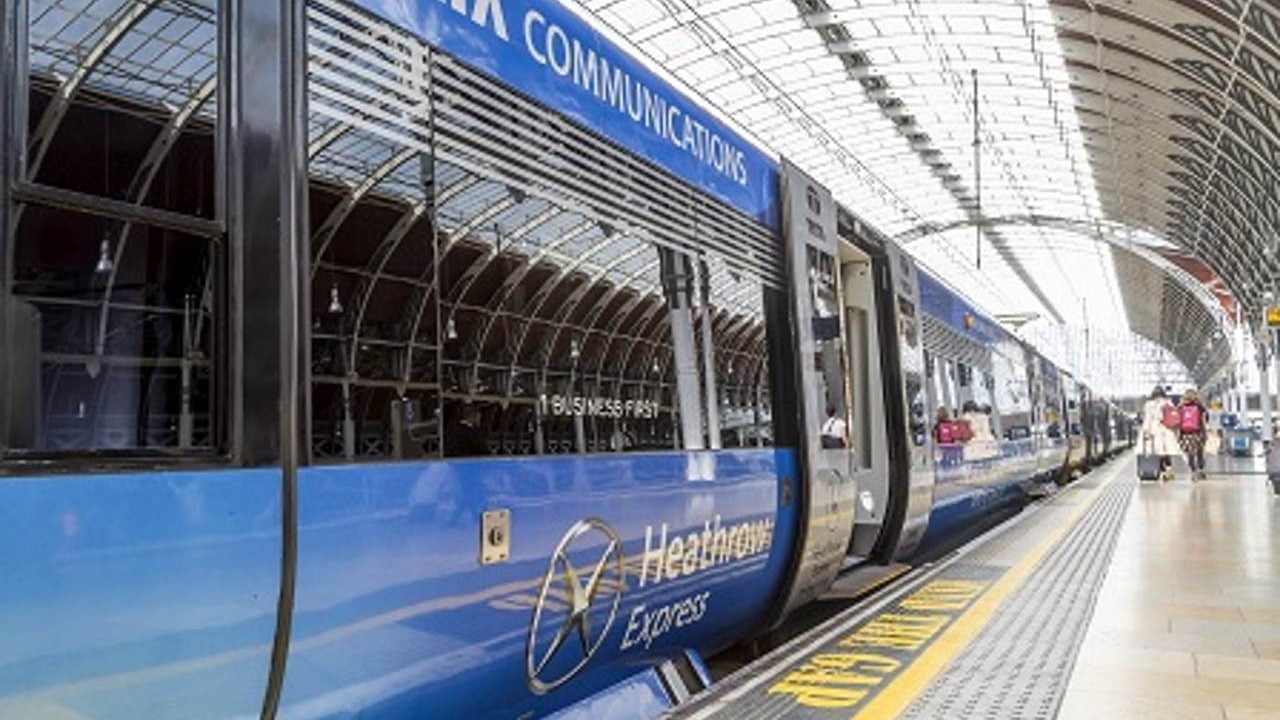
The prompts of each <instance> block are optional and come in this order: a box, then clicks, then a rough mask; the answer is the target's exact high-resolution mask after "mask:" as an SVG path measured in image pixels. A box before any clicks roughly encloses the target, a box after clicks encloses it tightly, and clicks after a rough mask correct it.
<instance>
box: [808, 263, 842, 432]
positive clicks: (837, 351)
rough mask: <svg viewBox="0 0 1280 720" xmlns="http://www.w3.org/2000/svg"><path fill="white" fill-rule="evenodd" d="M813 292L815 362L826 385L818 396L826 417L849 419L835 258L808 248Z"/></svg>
mask: <svg viewBox="0 0 1280 720" xmlns="http://www.w3.org/2000/svg"><path fill="white" fill-rule="evenodd" d="M807 250H808V260H809V292H810V294H811V296H812V305H813V318H812V319H811V323H812V327H813V345H814V348H813V349H814V353H813V359H812V362H813V364H814V370H815V371H816V373H817V377H818V378H819V380H820V381H821V383H822V387H821V388H820V392H819V393H818V397H819V398H820V399H821V402H822V404H823V405H824V407H823V409H822V417H824V418H825V417H828V416H829V415H830V414H832V413H833V412H834V413H835V414H836V415H837V416H839V417H845V418H847V417H848V416H849V407H848V404H847V402H846V380H847V376H846V372H845V358H844V342H843V340H842V339H841V334H840V323H841V317H840V302H839V294H838V292H837V287H836V282H837V278H836V267H835V258H833V257H832V256H831V255H828V254H827V253H824V252H821V251H819V250H818V249H816V248H814V247H812V246H808V247H807Z"/></svg>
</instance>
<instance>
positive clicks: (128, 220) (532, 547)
mask: <svg viewBox="0 0 1280 720" xmlns="http://www.w3.org/2000/svg"><path fill="white" fill-rule="evenodd" d="M13 5H15V4H13V3H10V4H7V5H6V7H10V6H13ZM16 5H20V6H22V8H23V10H24V13H25V14H23V13H18V12H17V11H16V10H15V11H13V12H12V13H11V14H10V15H8V16H6V17H5V21H4V25H3V29H4V32H5V33H6V34H5V38H6V40H7V41H8V42H7V43H5V44H4V45H3V47H4V48H6V50H5V51H6V52H8V53H10V54H9V55H8V56H7V57H6V58H5V61H6V62H4V63H0V67H2V68H4V70H3V71H4V72H5V73H7V75H6V77H5V82H4V83H3V84H0V96H2V97H0V99H2V100H3V103H0V109H2V110H3V112H2V113H0V131H3V132H0V143H3V145H2V146H0V151H3V152H0V156H3V157H5V158H17V160H15V161H13V162H8V161H6V164H5V166H4V172H3V181H2V184H0V208H2V209H0V218H2V219H3V221H4V222H3V223H2V224H0V226H3V227H10V228H12V231H11V232H9V233H5V234H3V235H2V236H0V246H2V247H0V249H3V251H4V252H3V253H0V257H3V258H5V262H3V263H0V275H3V278H2V279H3V282H2V283H0V290H3V292H2V293H0V343H3V345H2V347H3V352H0V356H3V357H2V358H0V363H2V364H0V379H3V382H4V383H5V387H4V390H5V392H3V393H0V395H2V396H3V398H4V400H3V402H0V418H2V419H3V423H0V451H2V455H0V508H3V510H2V511H0V512H3V519H4V522H3V523H0V566H3V567H4V568H5V570H6V576H5V580H4V582H3V583H0V618H3V620H0V637H4V638H5V639H6V642H5V643H4V644H3V647H0V667H3V668H4V670H5V672H3V673H0V717H24V718H25V717H41V716H62V717H85V718H102V719H104V720H105V719H114V718H121V719H123V718H128V719H130V720H132V719H134V718H139V717H146V718H150V719H153V720H165V719H166V718H185V717H191V716H192V715H193V714H197V711H198V714H199V715H201V716H204V717H226V718H238V717H246V716H251V715H252V716H258V715H259V714H260V713H264V712H265V713H267V714H268V715H273V714H274V715H278V716H279V717H289V718H341V717H388V718H397V717H405V718H409V717H460V716H466V717H475V718H499V717H513V716H514V717H530V718H531V717H541V716H546V715H550V714H552V713H555V712H560V711H566V710H567V711H570V712H581V713H583V714H593V713H594V714H595V715H596V716H604V715H608V716H610V717H613V716H615V714H616V713H625V714H626V715H629V716H632V717H652V716H654V715H655V714H657V713H659V712H661V711H662V710H664V709H666V708H668V707H670V705H671V704H672V703H673V702H675V701H676V700H677V699H678V698H679V697H681V696H682V691H680V690H678V689H677V688H678V686H688V687H694V688H696V686H697V685H698V684H699V683H705V682H708V681H709V680H710V678H708V677H707V675H706V669H705V666H704V663H703V660H704V658H706V657H708V656H710V655H713V654H714V653H716V652H718V651H720V650H722V649H724V648H726V647H728V646H730V645H732V644H734V643H738V642H741V641H743V640H746V639H749V638H750V637H752V636H753V635H755V634H756V633H759V632H762V631H764V630H767V629H769V628H772V627H776V626H777V625H778V624H779V623H780V622H782V621H783V620H784V619H785V618H787V617H788V616H789V615H790V614H791V613H792V612H793V611H795V610H796V609H798V608H801V607H803V606H805V605H806V604H808V603H810V602H812V601H814V600H815V599H818V598H821V597H823V596H824V594H825V593H827V592H828V591H829V589H830V588H831V587H832V585H833V583H836V582H837V581H838V580H839V579H840V578H842V577H847V573H849V572H850V571H851V570H854V569H857V568H860V567H866V566H869V565H877V564H886V563H896V562H911V561H912V560H913V558H914V557H916V556H917V555H918V553H919V552H921V550H922V549H924V548H927V547H929V546H931V545H933V544H934V543H938V542H941V541H943V540H945V539H946V538H948V537H950V536H953V535H955V534H956V533H959V532H962V531H964V530H966V529H967V528H971V527H972V526H974V525H975V524H976V523H979V522H982V521H984V519H985V518H987V517H988V516H989V515H991V514H992V513H993V512H997V511H1000V510H1004V509H1009V508H1013V507H1016V506H1017V505H1019V504H1020V503H1022V502H1024V501H1025V500H1026V499H1027V498H1028V497H1029V496H1030V495H1033V494H1035V493H1036V492H1039V491H1042V490H1044V488H1045V486H1046V485H1045V484H1046V482H1048V481H1051V480H1053V479H1056V478H1058V477H1059V475H1060V473H1062V472H1064V471H1069V470H1071V469H1074V468H1075V467H1076V466H1077V465H1078V464H1080V463H1081V462H1082V461H1083V458H1085V457H1087V455H1088V453H1090V452H1093V453H1095V454H1102V453H1104V452H1106V451H1107V450H1109V449H1110V448H1111V446H1112V445H1113V444H1114V443H1111V444H1104V443H1105V440H1104V439H1103V440H1099V441H1098V442H1099V444H1097V445H1089V444H1087V443H1086V442H1085V436H1086V435H1085V434H1086V433H1091V434H1089V435H1088V437H1091V438H1092V437H1094V436H1095V435H1097V436H1098V437H1099V438H1102V435H1101V430H1096V432H1095V429H1088V430H1086V426H1088V427H1089V428H1092V425H1089V423H1084V424H1082V420H1081V412H1082V410H1081V409H1082V407H1084V403H1085V402H1086V400H1085V396H1084V395H1083V393H1084V392H1085V391H1084V390H1083V386H1082V385H1080V384H1078V383H1076V382H1075V381H1074V380H1073V379H1072V378H1071V376H1070V375H1069V374H1068V373H1067V372H1066V371H1065V370H1062V369H1060V368H1057V367H1056V366H1055V365H1054V364H1053V363H1051V362H1050V361H1048V360H1047V359H1046V358H1044V357H1042V356H1041V355H1039V354H1038V353H1037V352H1036V350H1035V349H1034V348H1032V347H1030V346H1029V345H1027V344H1026V343H1024V342H1022V341H1021V340H1019V339H1018V338H1016V337H1015V336H1013V335H1012V334H1011V333H1009V332H1008V331H1007V330H1005V329H1004V328H1002V327H1001V326H999V325H998V324H997V323H995V322H993V321H992V320H990V319H989V318H987V317H986V316H985V315H983V314H982V313H981V312H979V311H978V310H977V309H976V308H974V307H973V306H972V305H971V304H969V303H968V301H967V300H965V299H964V297H963V295H961V294H960V293H957V292H955V291H954V290H952V289H950V288H948V287H946V286H945V285H944V284H942V283H941V282H939V281H938V280H936V279H935V278H933V277H932V276H931V275H930V274H929V273H928V272H927V271H926V270H925V269H923V268H921V267H918V266H917V265H916V264H915V263H914V261H913V260H912V259H911V258H910V256H909V255H907V254H906V253H904V252H903V251H902V250H901V249H900V248H898V247H897V246H896V245H895V244H894V243H893V242H891V241H890V240H888V239H886V238H884V237H882V236H880V235H879V234H878V233H877V232H876V231H875V230H874V229H873V228H871V227H869V226H867V225H866V224H865V223H863V222H862V221H861V220H860V219H859V218H858V217H857V214H856V208H852V209H849V208H842V207H839V206H838V205H837V204H836V203H835V202H834V200H833V198H832V197H831V194H830V192H829V191H828V190H827V189H825V188H824V187H822V185H821V184H820V183H817V182H815V181H814V180H813V179H811V178H809V177H807V176H806V175H805V174H804V173H803V172H802V171H801V170H799V169H798V168H796V167H795V166H793V165H791V164H789V163H788V162H786V161H785V160H778V159H776V158H773V157H772V156H770V155H769V154H767V153H765V152H763V151H761V150H759V149H758V148H756V147H755V146H754V145H753V144H752V143H751V142H750V141H748V140H746V139H744V138H742V137H740V136H738V135H737V134H736V133H734V132H733V131H732V130H731V129H729V128H728V127H725V126H724V125H723V124H722V123H720V122H719V121H717V120H716V119H715V118H714V117H712V116H711V115H710V114H709V113H707V112H706V111H705V110H703V109H702V108H700V107H699V106H698V105H697V104H696V103H695V102H693V101H692V100H690V99H689V98H688V97H686V96H685V95H683V94H682V93H681V92H679V91H678V90H676V89H675V88H672V87H671V86H670V85H669V84H667V83H666V82H665V81H663V80H662V79H660V78H658V77H656V76H654V75H653V74H652V73H651V72H649V71H648V70H646V69H645V68H644V67H643V66H642V65H641V64H640V63H638V62H636V61H635V60H633V59H631V58H629V57H627V56H626V55H625V54H624V53H622V51H620V50H619V49H617V48H616V47H614V46H613V45H612V44H611V43H609V41H608V40H606V39H605V38H602V37H600V36H599V35H598V34H597V33H595V31H593V30H592V29H591V28H590V27H588V26H587V24H586V23H585V22H583V21H582V20H581V19H579V18H577V17H576V16H574V15H573V14H572V13H570V12H568V11H566V10H564V9H563V8H559V7H558V6H555V5H553V4H550V3H546V2H534V1H533V0H530V2H527V3H507V4H506V5H505V8H502V9H499V10H494V8H495V7H499V6H498V5H494V4H484V3H476V4H475V6H474V7H472V8H470V10H471V11H472V12H470V13H461V14H460V13H459V12H458V11H457V8H458V7H460V5H459V4H458V3H454V4H452V5H446V4H441V3H438V2H426V1H425V0H424V1H423V2H419V3H401V4H386V3H376V2H354V3H353V2H346V1H344V0H312V2H309V3H306V4H305V7H301V5H302V4H299V6H300V7H299V8H298V12H297V14H296V15H290V14H288V13H284V12H282V11H280V10H279V9H278V8H276V9H268V8H267V6H268V5H269V4H253V3H249V2H248V0H235V1H232V0H225V1H224V2H216V3H215V2H212V1H209V2H202V1H200V0H195V1H193V2H184V3H154V4H139V5H137V6H132V5H126V6H121V5H120V3H116V2H107V1H106V0H80V1H79V2H69V3H68V2H61V3H51V2H42V1H41V0H30V2H27V3H17V4H16ZM280 5H287V4H280ZM464 5H465V3H464ZM273 8H274V6H273ZM486 8H487V9H486ZM482 10H483V12H482ZM495 12H499V13H506V15H494V14H493V13H495ZM67 13H73V14H75V15H76V18H78V20H79V21H80V22H67V17H65V15H66V14H67ZM504 34H505V35H506V36H505V37H504ZM248 37H253V38H256V39H257V40H258V41H260V42H259V44H258V45H257V46H255V47H253V48H250V47H246V45H247V43H245V42H243V39H244V38H248ZM509 39H515V40H518V41H519V44H518V45H516V44H512V43H509V42H507V40H509ZM86 43H87V44H90V45H94V44H95V43H96V44H97V45H96V46H97V47H98V48H99V51H100V56H101V58H102V59H103V62H102V64H101V66H99V67H97V68H89V69H88V70H87V71H86V72H84V73H82V74H79V75H77V74H75V73H70V72H68V69H67V67H65V66H64V65H65V62H66V59H67V58H68V57H70V55H71V54H70V53H69V52H68V49H69V48H71V47H79V46H81V45H83V44H86ZM291 48H297V49H298V51H294V50H291ZM301 48H305V50H306V52H305V53H303V52H301V51H300V50H301ZM571 48H578V55H577V56H581V57H585V55H584V54H583V52H582V48H589V49H591V50H592V52H593V53H594V54H593V55H592V56H591V57H593V58H595V59H596V63H597V64H596V65H593V67H595V68H596V69H597V70H596V71H597V72H599V73H601V74H600V75H596V76H594V77H596V78H597V79H598V78H605V80H607V81H608V82H610V83H614V85H610V86H608V87H613V88H614V89H615V90H617V91H618V92H621V93H623V94H622V95H621V96H618V95H610V94H609V92H612V91H608V92H606V90H607V87H606V86H605V85H598V84H597V85H590V84H587V85H584V81H583V80H582V78H583V76H582V75H581V73H579V74H578V75H576V76H575V75H574V74H573V73H572V72H570V70H572V69H573V68H571V67H570V65H568V64H565V65H564V68H568V70H566V72H564V73H561V72H560V69H562V68H561V64H562V61H563V63H572V62H578V61H577V60H573V59H572V58H574V57H576V56H575V55H574V52H573V51H572V50H570V49H571ZM561 49H566V51H567V52H568V54H567V55H564V54H561V52H560V51H561ZM182 53H186V54H185V55H183V54H182ZM143 56H145V57H147V58H150V60H148V61H147V62H148V63H149V64H146V66H145V67H142V66H141V65H140V64H139V63H140V62H141V61H139V59H138V58H140V57H143ZM582 62H585V60H583V61H582ZM583 67H585V66H583ZM600 68H612V69H613V70H612V71H611V74H609V75H608V76H607V77H606V76H605V75H604V73H605V72H606V71H605V70H602V69H600ZM582 69H583V68H582V67H579V68H578V70H582ZM129 72H132V73H133V75H128V73H129ZM122 73H125V74H122ZM264 77H269V78H284V79H285V80H287V81H288V82H284V83H283V85H281V83H276V82H274V81H273V82H265V83H264V82H261V81H260V80H261V78H264ZM575 77H576V79H575ZM122 78H124V79H122ZM126 80H127V81H126ZM282 87H283V90H282ZM179 92H185V93H187V94H186V95H181V96H179V95H178V93H179ZM619 98H621V99H619ZM632 98H647V100H643V102H647V103H648V104H649V107H651V108H656V107H658V106H659V102H660V103H661V107H662V108H663V110H662V111H661V112H658V111H652V113H651V114H642V113H637V114H639V115H641V117H640V119H637V118H636V117H635V115H633V114H632V113H631V108H630V106H629V104H628V103H630V102H631V101H632ZM636 102H642V100H639V99H637V100H636ZM618 103H621V105H619V104H618ZM304 111H305V112H304ZM677 120H678V121H679V123H680V125H679V129H678V130H677V129H676V128H677V126H676V125H675V124H674V123H677ZM685 121H688V122H689V123H692V124H691V125H686V124H685ZM695 126H696V128H697V129H694V130H691V131H690V132H692V133H693V134H692V135H691V136H688V137H692V138H693V139H692V140H691V141H688V142H687V143H686V140H685V138H686V135H684V128H685V127H690V128H693V127H695ZM677 132H679V135H678V136H676V135H673V134H672V133H677ZM677 140H678V141H679V142H675V141H677ZM966 406H970V408H971V409H969V410H967V411H966V409H965V408H966ZM942 407H945V408H947V410H948V414H949V415H951V416H962V415H965V414H971V416H972V418H973V419H972V421H971V422H973V423H978V422H982V423H986V425H985V426H984V427H985V430H984V431H983V433H982V437H981V440H980V442H974V441H973V440H972V439H971V440H970V441H968V442H959V441H952V442H941V441H940V440H939V438H938V434H937V432H936V431H937V417H938V414H937V413H938V409H939V408H942ZM983 418H985V420H983ZM1121 434H1122V435H1123V433H1121ZM1090 447H1094V448H1095V449H1094V450H1092V451H1091V450H1090Z"/></svg>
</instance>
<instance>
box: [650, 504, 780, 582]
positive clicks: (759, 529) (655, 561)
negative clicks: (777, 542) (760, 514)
mask: <svg viewBox="0 0 1280 720" xmlns="http://www.w3.org/2000/svg"><path fill="white" fill-rule="evenodd" d="M772 543H773V518H765V519H763V520H753V521H749V522H743V523H737V524H735V525H726V526H721V525H720V516H719V515H716V516H715V518H713V519H712V520H708V521H706V522H705V523H703V525H702V531H701V532H698V531H696V530H695V531H693V532H690V533H687V534H685V535H683V536H680V535H676V536H675V537H672V538H670V540H668V538H667V524H666V523H662V526H661V527H660V528H659V529H658V530H657V531H655V530H654V527H653V526H652V525H648V526H646V527H645V529H644V562H643V564H642V565H641V566H640V587H644V586H645V584H647V583H650V582H652V583H654V584H657V583H659V582H662V581H663V580H674V579H676V578H679V577H686V576H689V575H692V574H694V573H696V572H699V571H702V570H706V569H708V568H713V567H715V566H717V565H721V564H724V563H727V562H730V561H733V560H741V559H743V558H747V557H751V556H752V555H758V554H760V553H763V552H765V551H767V550H768V549H769V546H770V545H771V544H772Z"/></svg>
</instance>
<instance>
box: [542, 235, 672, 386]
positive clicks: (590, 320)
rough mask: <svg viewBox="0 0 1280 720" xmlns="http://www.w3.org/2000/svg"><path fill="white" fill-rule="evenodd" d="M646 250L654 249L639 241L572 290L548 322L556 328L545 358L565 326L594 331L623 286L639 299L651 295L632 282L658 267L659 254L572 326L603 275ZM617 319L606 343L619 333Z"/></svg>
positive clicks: (548, 355)
mask: <svg viewBox="0 0 1280 720" xmlns="http://www.w3.org/2000/svg"><path fill="white" fill-rule="evenodd" d="M646 250H649V251H651V250H653V248H652V247H651V246H647V245H644V244H637V245H636V247H635V248H633V249H632V250H630V251H628V252H625V253H623V254H621V255H619V256H618V257H617V258H614V259H613V260H611V261H610V262H609V263H608V264H607V265H604V266H602V267H601V268H600V269H599V270H598V271H597V273H596V274H595V275H594V276H589V277H588V278H587V280H586V281H584V282H582V283H581V284H580V285H579V286H578V287H577V288H574V291H573V293H571V294H570V295H569V297H567V298H565V302H564V303H563V304H562V305H561V306H560V307H559V308H558V309H557V310H556V312H555V314H554V315H552V317H551V320H550V322H548V323H547V324H548V325H550V326H551V327H552V328H553V333H552V337H551V342H549V343H546V344H545V345H544V347H545V348H546V349H547V357H546V358H545V361H546V362H550V360H551V358H550V353H551V349H552V348H554V347H555V346H556V344H557V343H559V342H560V338H561V336H562V335H563V334H564V331H565V329H567V328H570V327H573V328H577V329H583V330H594V329H595V321H596V319H597V318H598V317H599V316H600V314H601V313H602V312H604V309H605V308H606V307H607V306H608V304H609V303H610V302H611V301H612V300H613V298H614V297H615V296H616V295H617V294H618V293H619V292H621V291H622V289H623V288H627V289H630V290H633V291H635V292H636V297H638V298H641V297H647V296H648V294H646V293H643V292H640V288H639V287H637V286H636V285H633V284H632V281H634V280H636V279H638V278H641V277H644V275H645V274H646V273H647V272H649V271H650V270H652V269H653V268H655V267H658V264H659V260H658V259H657V258H656V257H655V258H654V260H653V261H652V262H651V263H648V264H646V265H643V266H641V267H640V268H639V269H637V270H636V271H634V272H632V273H631V274H629V275H627V276H626V277H625V278H623V280H622V281H621V282H619V283H618V284H617V285H615V286H614V287H613V289H612V290H610V291H609V292H608V293H607V294H606V295H605V296H604V297H602V298H600V299H599V300H598V301H597V302H596V305H595V307H594V308H593V309H592V310H591V311H590V312H588V313H587V314H586V315H585V316H583V318H582V321H581V322H580V323H578V324H574V325H571V323H570V319H571V318H572V317H573V316H574V314H575V313H576V312H577V311H578V307H579V306H580V305H581V304H582V300H583V299H584V298H585V297H586V296H587V294H588V292H590V290H591V289H592V288H594V287H596V286H597V284H598V283H600V282H601V281H602V280H603V279H604V278H606V277H607V276H608V274H609V271H610V270H612V269H614V268H616V267H618V266H620V265H621V264H622V263H624V262H627V261H628V260H630V259H631V258H633V257H636V256H637V255H640V254H641V253H643V252H645V251H646ZM622 314H623V313H621V312H620V313H619V316H621V315H622ZM617 322H620V321H619V320H617V319H615V326H614V327H615V330H614V332H612V333H609V334H608V335H607V336H606V337H607V342H606V345H608V344H609V343H612V342H613V340H614V338H615V337H617V335H618V332H617V330H616V328H617V325H616V323H617ZM521 342H522V343H523V338H522V339H521Z"/></svg>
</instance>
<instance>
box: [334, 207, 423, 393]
mask: <svg viewBox="0 0 1280 720" xmlns="http://www.w3.org/2000/svg"><path fill="white" fill-rule="evenodd" d="M429 207H430V203H429V202H427V201H422V202H419V203H417V204H416V205H414V206H413V207H411V208H409V210H408V211H406V212H405V213H404V214H403V215H401V216H400V219H399V220H397V221H396V224H395V225H393V226H392V228H391V230H390V231H389V232H388V233H387V235H386V237H384V238H383V240H382V242H381V243H380V244H379V245H378V248H377V249H376V250H374V252H373V255H372V256H371V257H370V258H369V262H368V263H366V264H365V273H366V274H365V275H363V276H362V286H363V287H361V289H360V290H359V291H358V293H359V296H360V299H359V300H358V301H357V302H356V314H355V321H354V323H353V324H352V327H351V348H350V359H349V360H348V364H347V368H348V369H349V371H350V372H352V373H354V372H355V369H356V367H357V366H356V360H357V355H358V354H359V352H360V333H361V331H362V330H363V329H364V316H365V312H366V310H367V309H368V307H369V300H370V298H372V297H373V291H374V289H375V288H377V286H378V283H379V282H380V281H381V279H382V272H383V270H385V269H386V267H387V263H388V262H389V261H390V260H391V257H392V256H393V255H394V254H395V251H396V249H398V248H399V247H400V243H401V242H403V241H404V239H405V238H406V237H407V236H408V235H409V231H410V230H412V229H413V226H414V225H416V224H418V221H419V220H421V219H422V216H423V215H425V214H426V212H427V210H428V208H429ZM408 341H409V343H410V345H412V343H413V338H409V340H408Z"/></svg>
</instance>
